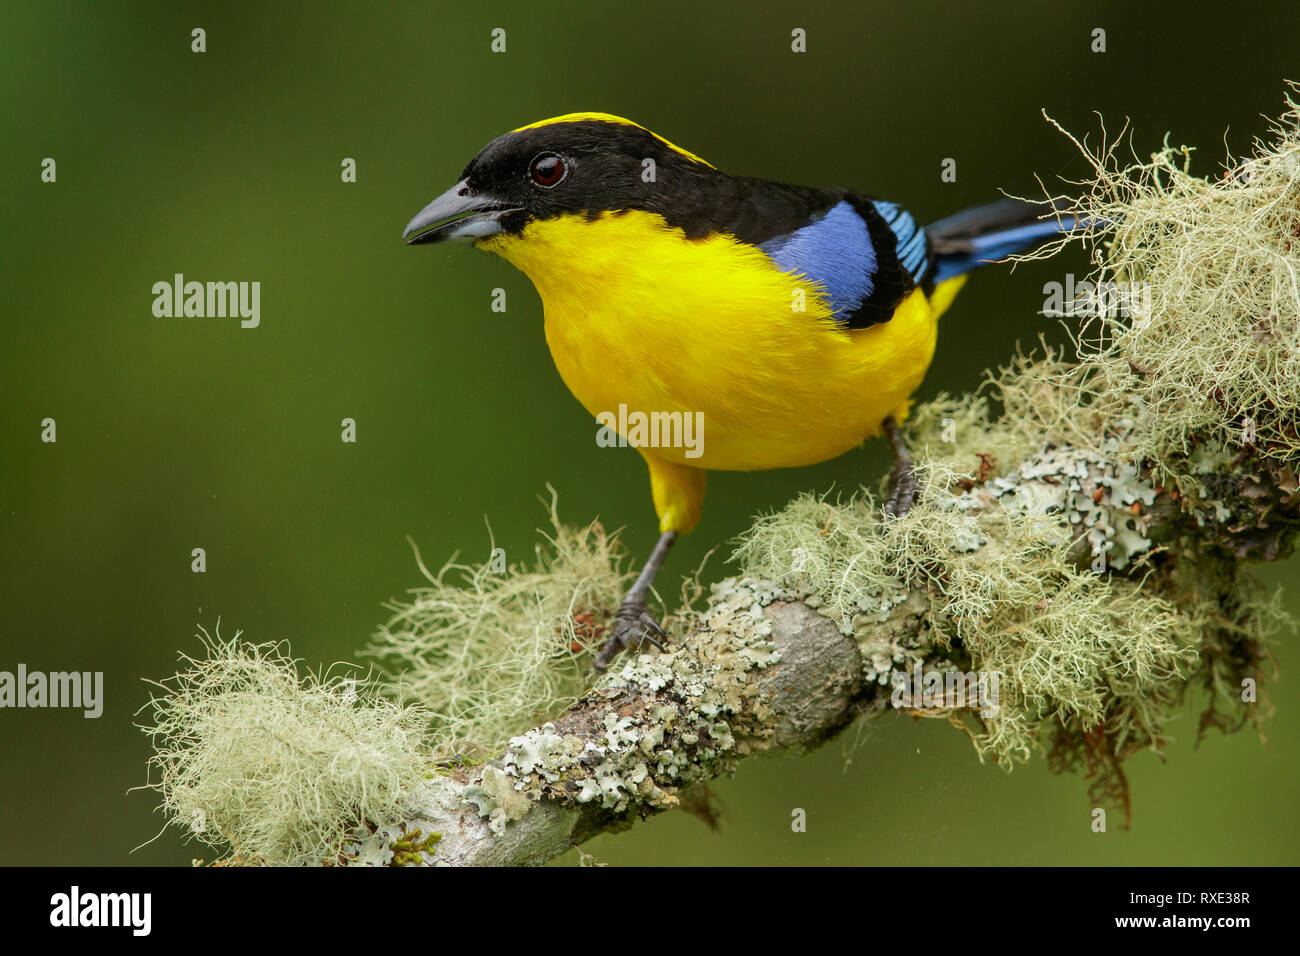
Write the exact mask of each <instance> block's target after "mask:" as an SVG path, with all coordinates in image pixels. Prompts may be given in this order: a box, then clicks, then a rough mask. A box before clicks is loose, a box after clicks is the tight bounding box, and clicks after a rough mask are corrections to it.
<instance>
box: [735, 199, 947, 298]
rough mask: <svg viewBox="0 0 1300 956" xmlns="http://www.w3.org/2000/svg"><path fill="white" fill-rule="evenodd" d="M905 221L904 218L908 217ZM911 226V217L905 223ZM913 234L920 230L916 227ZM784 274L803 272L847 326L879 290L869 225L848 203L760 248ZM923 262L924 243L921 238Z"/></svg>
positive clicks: (833, 207)
mask: <svg viewBox="0 0 1300 956" xmlns="http://www.w3.org/2000/svg"><path fill="white" fill-rule="evenodd" d="M904 215H906V213H904ZM907 219H908V221H909V222H912V217H911V216H908V217H907ZM912 228H913V230H915V231H917V232H918V233H919V230H916V224H915V223H914V222H913V223H912ZM758 248H760V249H762V250H763V251H764V252H766V253H767V254H768V255H769V256H770V257H771V258H772V260H773V261H774V262H775V263H776V264H777V265H778V266H780V267H781V269H782V270H783V271H785V272H800V273H803V274H804V275H805V276H807V277H808V278H809V279H811V280H813V281H814V282H819V283H821V285H823V286H824V287H825V288H826V291H827V293H828V294H829V295H830V298H831V305H832V306H833V308H834V310H835V313H834V314H835V318H836V319H839V320H841V321H847V320H848V318H849V316H850V315H852V314H853V313H854V312H856V311H857V310H858V308H859V307H860V306H861V305H862V303H863V302H865V301H866V299H867V297H868V296H870V295H871V292H872V290H873V289H874V288H875V285H874V281H873V278H874V276H875V272H876V247H875V246H874V245H873V244H872V242H871V234H870V233H869V232H868V231H867V224H866V223H865V222H863V220H862V217H861V216H860V215H858V212H857V210H856V209H854V208H853V207H852V206H851V205H849V204H848V203H847V202H839V203H836V204H835V205H834V206H832V207H831V208H830V209H829V210H827V211H826V213H825V214H823V215H822V216H821V217H819V218H818V219H815V220H814V221H813V222H811V223H809V224H808V225H806V226H804V227H802V228H800V229H796V230H795V231H794V232H790V233H787V234H786V235H784V236H777V237H776V238H775V239H769V240H767V241H766V242H763V243H760V244H759V246H758ZM921 252H922V259H924V253H925V237H924V235H922V237H921Z"/></svg>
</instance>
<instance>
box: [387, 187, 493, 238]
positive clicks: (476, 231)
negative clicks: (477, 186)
mask: <svg viewBox="0 0 1300 956" xmlns="http://www.w3.org/2000/svg"><path fill="white" fill-rule="evenodd" d="M508 212H518V207H512V206H508V205H506V204H505V203H503V202H500V201H499V200H496V199H493V198H491V197H489V196H479V195H476V194H475V193H474V192H473V190H471V189H470V188H469V186H468V185H466V183H465V180H463V179H462V180H461V181H460V182H458V183H457V184H456V185H455V186H452V187H451V188H450V189H448V190H447V191H446V192H445V193H443V194H442V195H441V196H439V197H438V198H437V199H435V200H434V201H433V202H431V203H429V205H427V206H425V207H424V208H423V209H421V210H420V212H419V214H418V215H417V216H416V217H415V218H414V219H412V220H411V221H410V222H408V223H407V224H406V231H405V232H403V233H402V238H403V239H405V240H406V244H407V245H408V246H414V245H417V244H419V243H421V242H450V241H452V240H454V239H482V238H484V237H485V236H495V235H496V234H497V233H499V232H501V231H502V228H501V223H500V222H499V221H498V220H499V219H500V218H501V217H502V216H503V215H505V214H506V213H508Z"/></svg>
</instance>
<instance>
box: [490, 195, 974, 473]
mask: <svg viewBox="0 0 1300 956" xmlns="http://www.w3.org/2000/svg"><path fill="white" fill-rule="evenodd" d="M478 245H479V246H481V247H482V248H484V249H487V250H489V251H491V252H495V253H497V254H498V255H501V256H502V257H504V258H505V259H507V260H509V261H510V262H511V263H513V264H514V265H515V266H516V267H518V268H519V269H520V270H522V271H523V272H524V273H525V274H526V275H527V276H528V277H529V278H530V279H531V280H532V282H533V284H534V285H535V286H536V287H537V291H538V293H539V294H540V296H541V298H542V303H543V306H544V309H545V314H546V341H547V343H548V344H549V346H550V349H551V355H552V357H553V358H554V360H555V364H556V367H557V368H558V369H559V372H560V375H561V377H563V379H564V381H565V384H567V385H568V387H569V389H570V390H571V391H572V392H573V394H574V395H575V396H576V397H577V398H578V400H579V401H580V402H582V404H583V406H585V407H586V409H587V410H588V411H589V412H591V413H592V414H593V415H597V416H600V415H602V413H605V414H610V415H613V416H615V418H616V419H617V418H618V416H619V413H620V406H622V409H623V411H624V412H625V413H626V414H627V415H631V414H632V413H635V412H641V413H644V414H645V415H653V414H654V413H674V412H676V413H681V414H683V415H685V414H691V415H694V414H695V413H699V417H698V418H696V419H695V420H696V421H699V422H701V423H702V435H701V438H702V441H700V443H699V446H698V448H697V449H693V448H684V447H676V448H674V447H662V446H660V447H655V448H647V449H644V451H646V452H647V453H650V454H654V455H657V456H660V457H663V458H665V459H668V460H670V461H676V462H680V463H682V464H686V465H690V466H693V467H698V468H708V469H723V470H740V471H749V470H757V469H766V468H783V467H790V466H797V465H806V464H811V463H813V462H818V461H824V460H826V459H829V458H834V457H836V456H837V455H840V454H842V453H844V452H845V451H847V450H849V449H850V448H852V447H854V446H855V445H857V444H859V443H860V442H862V440H863V439H865V438H867V437H869V436H871V435H875V434H878V433H879V430H880V424H881V422H882V420H883V419H884V418H885V417H886V416H887V415H890V414H893V415H895V416H898V417H901V416H903V415H905V414H906V410H907V404H908V398H909V396H910V395H911V394H912V392H913V391H915V389H916V388H917V386H918V385H919V384H920V383H921V379H922V377H923V376H924V374H925V370H926V368H927V366H928V365H929V364H930V359H931V356H932V355H933V353H934V343H935V319H936V317H937V313H938V312H939V311H941V309H937V308H933V307H932V305H931V302H930V301H929V300H927V298H926V297H925V295H924V294H923V293H922V292H921V291H920V290H919V289H918V290H917V291H915V292H913V293H912V294H911V295H910V296H909V297H908V298H907V299H906V300H904V302H903V303H902V304H901V305H900V306H899V308H898V310H897V312H896V313H895V315H894V318H893V319H892V320H891V321H889V322H886V323H883V324H879V325H875V326H871V327H869V328H866V329H858V330H851V331H846V330H844V329H841V328H839V327H837V326H836V325H835V323H834V322H833V321H832V320H831V307H830V303H829V301H828V299H827V297H826V295H825V293H824V290H823V289H822V287H821V286H820V285H817V284H814V283H811V282H808V281H807V280H805V279H804V278H803V277H802V276H799V275H796V274H792V273H783V272H781V271H780V269H779V268H778V267H777V266H776V265H775V264H774V263H773V262H772V261H771V260H770V259H769V258H768V257H767V256H766V255H765V254H764V253H763V252H761V251H760V250H758V249H756V248H754V247H752V246H747V245H745V244H743V243H741V242H738V241H737V240H735V239H734V238H732V237H730V236H712V237H709V238H706V239H701V240H688V239H686V238H685V236H684V234H683V233H682V231H681V230H680V229H674V228H671V227H669V226H668V225H667V224H666V223H665V222H664V220H663V218H662V217H660V216H658V215H656V214H653V213H646V212H640V211H631V212H623V213H604V214H602V215H601V216H600V217H598V218H596V219H591V220H589V219H587V218H586V217H583V216H561V217H557V218H555V219H549V220H546V221H543V222H534V223H532V224H530V225H529V226H528V227H527V228H526V229H525V230H524V232H523V235H522V236H505V235H499V236H493V237H491V238H489V239H485V240H482V241H480V242H479V243H478ZM942 288H943V287H941V289H942ZM943 291H944V292H945V293H947V292H948V290H943ZM951 291H952V292H955V288H953V289H952V290H951ZM935 299H936V305H937V304H938V301H939V299H940V296H937V295H936V296H935ZM942 299H943V301H944V303H945V304H946V302H947V301H948V300H950V299H951V294H946V295H944V296H943V297H942ZM621 420H630V419H627V418H624V419H621Z"/></svg>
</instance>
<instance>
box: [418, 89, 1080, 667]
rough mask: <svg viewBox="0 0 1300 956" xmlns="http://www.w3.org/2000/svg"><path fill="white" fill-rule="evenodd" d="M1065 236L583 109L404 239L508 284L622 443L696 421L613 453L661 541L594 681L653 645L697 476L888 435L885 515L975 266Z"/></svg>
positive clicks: (475, 161)
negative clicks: (703, 151)
mask: <svg viewBox="0 0 1300 956" xmlns="http://www.w3.org/2000/svg"><path fill="white" fill-rule="evenodd" d="M1074 225H1075V223H1074V220H1073V219H1072V218H1070V217H1068V216H1065V215H1063V214H1062V213H1060V212H1059V211H1058V210H1055V209H1054V208H1053V207H1052V206H1051V205H1050V204H1047V203H1030V202H1025V201H1021V200H1016V199H1010V198H1007V199H1002V200H998V201H994V202H991V203H987V204H984V205H981V206H976V207H973V208H970V209H966V210H963V211H961V212H958V213H957V214H955V215H952V216H949V217H947V218H944V219H940V220H939V221H937V222H934V223H931V224H930V225H928V226H921V225H920V224H918V222H917V220H916V219H915V218H914V217H913V216H912V215H911V214H910V213H909V212H907V210H905V209H904V208H903V207H902V206H900V205H898V204H897V203H894V202H889V201H886V200H882V199H876V198H872V197H871V196H868V195H866V194H864V193H860V192H854V191H851V190H848V189H841V188H835V189H819V188H812V187H806V186H797V185H789V184H786V183H780V182H774V181H770V180H766V179H759V178H754V177H751V176H742V175H733V174H729V173H726V172H723V171H722V170H721V169H719V168H717V167H716V166H714V165H713V164H712V163H710V162H708V161H706V160H704V159H702V158H701V157H700V156H697V155H696V154H695V153H692V152H690V151H689V150H686V149H684V148H682V147H679V146H676V145H674V144H673V143H671V142H669V141H668V140H667V139H664V138H663V137H662V136H659V135H658V134H657V133H654V132H652V131H651V130H649V129H647V128H646V127H644V126H641V125H639V124H637V123H634V122H632V121H631V120H628V119H624V118H622V117H619V116H615V115H613V114H609V113H596V112H587V113H568V114H565V115H563V116H557V117H554V118H552V119H546V120H542V121H541V122H537V123H532V124H529V125H527V126H522V127H519V128H518V129H515V130H512V131H511V132H508V133H505V134H503V135H501V136H498V137H497V138H495V139H493V140H492V141H491V142H489V143H488V144H487V145H486V146H484V147H483V148H482V149H481V150H479V152H478V153H477V154H476V155H475V156H474V157H473V158H472V159H471V160H470V161H469V163H468V164H467V165H466V166H465V167H464V169H463V170H462V172H461V174H460V176H459V177H458V179H457V181H456V182H455V183H454V184H453V185H452V186H451V187H450V188H449V189H447V190H446V191H445V192H443V193H442V194H441V195H439V196H438V197H437V198H436V199H434V200H433V201H432V202H430V203H428V204H427V205H426V206H425V207H424V208H423V209H421V210H420V212H419V213H418V214H417V215H416V216H415V217H414V218H413V219H411V220H410V222H409V223H408V224H407V226H406V229H405V230H404V232H403V234H402V238H403V240H405V242H406V243H407V244H409V245H423V244H429V243H444V242H452V241H467V242H470V243H472V244H473V245H474V246H476V247H478V248H479V249H482V250H485V251H487V252H491V253H494V254H496V255H498V256H500V257H501V258H503V259H505V260H506V261H507V262H509V263H511V264H512V265H514V266H515V267H516V268H518V269H519V270H520V271H522V272H523V273H524V274H525V275H526V276H527V277H528V278H529V279H530V280H531V282H532V283H533V285H534V287H535V288H536V290H537V292H538V294H539V296H540V298H541V301H542V307H543V314H544V325H545V335H546V342H547V345H548V347H549V349H550V353H551V356H552V358H553V360H554V362H555V365H556V368H557V369H558V371H559V373H560V376H561V378H562V379H563V380H564V383H565V384H566V385H567V387H568V388H569V390H570V391H571V392H572V393H573V395H574V396H575V397H576V398H577V399H578V401H579V402H580V403H581V404H582V405H583V406H584V407H585V408H586V409H587V411H588V412H590V413H591V414H592V415H594V416H597V418H598V420H600V421H602V422H611V421H613V422H615V425H614V428H615V429H616V430H619V431H620V435H621V437H623V438H628V435H629V434H630V433H631V431H632V429H631V428H630V427H629V425H628V422H630V421H632V419H633V414H634V413H637V412H640V413H642V414H643V415H645V416H653V415H659V416H661V418H660V419H659V421H662V422H664V423H666V424H667V423H672V424H673V425H674V426H675V425H676V423H677V422H686V421H687V417H688V416H689V421H690V422H698V423H699V434H698V435H696V436H695V438H696V439H697V441H696V442H695V443H694V444H695V446H696V447H686V443H685V442H684V441H682V440H681V439H682V435H681V434H679V433H678V432H677V431H676V430H675V427H674V428H665V431H668V432H671V434H670V435H669V437H670V439H671V440H669V441H658V442H654V441H648V440H646V435H645V434H644V431H645V430H644V429H642V433H641V434H639V435H638V436H637V438H638V440H637V441H631V440H629V441H628V443H629V444H633V445H634V446H635V447H636V450H637V451H638V452H639V453H640V454H641V456H642V457H643V458H644V459H645V463H646V465H647V467H648V469H649V477H650V491H651V497H652V499H653V503H654V507H655V511H656V514H657V516H658V519H659V539H658V541H657V542H656V544H655V546H654V549H653V551H652V552H651V554H650V557H649V559H648V560H647V561H646V562H645V564H644V565H643V566H642V568H641V571H640V573H639V575H638V576H637V578H636V580H635V582H634V583H633V585H632V586H631V588H630V589H629V590H628V592H627V594H626V596H625V597H624V599H623V601H622V603H621V604H620V606H619V608H618V610H617V612H616V613H615V615H614V619H613V621H612V625H611V628H610V633H609V636H608V637H607V638H606V640H605V641H604V643H603V644H602V646H601V647H600V648H599V649H598V650H597V652H596V653H595V655H594V656H593V661H592V666H593V668H594V669H595V670H596V671H597V672H603V671H605V670H606V669H607V668H608V666H609V665H610V664H611V663H612V662H613V660H614V659H615V658H616V657H617V655H618V654H619V653H620V652H621V651H623V650H625V649H639V648H640V647H641V646H642V645H643V644H644V643H649V644H651V645H653V646H655V647H657V648H659V649H660V650H663V647H664V645H663V643H662V641H663V640H666V637H665V632H664V630H663V628H662V627H661V626H660V624H659V622H658V620H657V619H656V618H655V617H654V616H653V615H652V614H650V613H649V611H648V609H647V599H648V597H649V594H650V589H651V587H652V585H653V583H654V580H655V577H656V575H657V574H658V572H659V570H660V569H661V567H662V566H663V563H664V561H665V559H666V558H667V555H668V553H669V551H670V549H671V548H672V546H673V544H674V542H676V541H677V539H678V537H679V536H681V535H683V534H686V533H688V532H690V531H691V530H692V529H694V528H695V526H696V525H697V524H698V523H699V521H700V517H701V513H702V508H703V502H704V490H705V480H706V474H707V472H708V471H709V470H727V471H755V470H764V469H771V468H787V467H798V466H804V465H811V464H814V463H817V462H822V461H826V460H829V459H832V458H835V457H838V456H839V455H841V454H843V453H845V452H847V451H849V450H850V449H852V448H855V447H857V446H858V445H860V444H862V443H863V442H864V441H865V440H866V439H868V438H873V437H877V436H880V435H882V434H883V435H884V436H885V437H887V438H888V440H889V442H890V445H891V446H892V448H893V452H894V466H893V469H892V470H891V473H890V481H889V492H888V497H887V498H886V500H885V502H884V510H885V512H886V513H887V514H889V515H894V516H899V515H903V514H905V513H906V512H907V511H908V510H909V509H910V507H911V506H912V504H913V502H914V501H915V500H916V496H917V493H918V482H917V479H916V476H915V474H914V472H913V467H912V460H911V457H910V455H909V453H908V449H907V446H906V443H905V441H904V439H903V435H902V432H901V430H900V428H899V425H900V423H901V422H902V421H903V420H904V419H905V418H906V416H907V413H908V410H909V408H910V405H911V402H912V396H913V393H914V392H915V391H916V389H917V388H918V386H919V385H920V384H921V381H922V378H923V376H924V375H925V372H926V369H927V368H928V366H929V364H930V361H931V358H932V357H933V354H934V350H935V343H936V335H937V320H938V319H939V317H940V316H941V315H942V314H943V313H944V312H945V311H946V310H947V309H948V307H949V306H950V305H951V304H952V301H953V298H954V297H955V296H956V294H957V292H958V290H960V289H961V287H962V285H963V283H965V281H966V278H967V274H968V273H969V272H970V271H971V270H973V269H975V268H977V267H979V266H982V265H985V264H986V263H989V262H994V261H998V260H1002V259H1005V258H1006V257H1007V256H1009V255H1012V254H1013V253H1016V252H1021V251H1024V250H1027V249H1030V248H1032V247H1034V246H1037V245H1040V244H1042V243H1043V242H1046V241H1048V240H1049V239H1051V238H1053V237H1056V236H1058V235H1059V234H1061V233H1062V232H1063V231H1068V230H1069V229H1071V228H1073V227H1074ZM620 409H622V410H624V411H625V412H626V414H624V415H621V416H619V415H617V414H616V413H617V412H618V411H619V410H620ZM672 416H677V417H676V418H673V417H672ZM645 420H646V419H645V418H642V419H641V421H642V422H644V421H645ZM653 435H654V433H653V432H651V436H652V437H653ZM659 437H660V438H662V437H663V435H662V434H660V435H659Z"/></svg>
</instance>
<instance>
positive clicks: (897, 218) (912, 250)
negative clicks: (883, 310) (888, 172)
mask: <svg viewBox="0 0 1300 956" xmlns="http://www.w3.org/2000/svg"><path fill="white" fill-rule="evenodd" d="M871 202H872V205H874V206H875V207H876V210H877V211H878V212H879V213H880V215H881V216H883V217H884V220H885V222H886V223H888V224H889V228H890V229H891V230H893V233H894V236H895V237H897V239H898V261H899V262H900V263H902V266H903V268H904V269H905V270H906V271H907V273H908V274H909V275H910V276H911V277H912V281H913V282H914V283H916V284H917V285H920V284H921V278H922V277H923V276H924V275H925V269H926V266H927V264H928V263H927V261H926V254H925V253H926V249H925V230H923V229H920V228H919V227H918V226H917V225H916V220H915V219H913V218H912V214H911V213H910V212H908V211H907V210H905V209H900V208H899V207H898V204H897V203H892V202H885V201H884V200H881V199H873V200H872V201H871Z"/></svg>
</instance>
